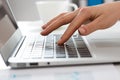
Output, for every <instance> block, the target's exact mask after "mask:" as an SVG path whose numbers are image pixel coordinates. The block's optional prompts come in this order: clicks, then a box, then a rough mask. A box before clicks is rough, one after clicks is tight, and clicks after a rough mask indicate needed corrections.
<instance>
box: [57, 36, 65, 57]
mask: <svg viewBox="0 0 120 80" xmlns="http://www.w3.org/2000/svg"><path fill="white" fill-rule="evenodd" d="M55 38H56V42H57V41H58V40H59V39H60V35H55ZM55 47H56V58H66V54H65V48H64V45H61V46H59V45H57V44H56V43H55Z"/></svg>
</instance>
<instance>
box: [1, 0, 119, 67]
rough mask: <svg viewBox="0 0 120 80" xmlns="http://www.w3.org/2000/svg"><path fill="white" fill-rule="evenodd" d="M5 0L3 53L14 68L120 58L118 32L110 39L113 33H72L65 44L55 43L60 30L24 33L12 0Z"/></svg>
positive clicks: (2, 34) (6, 60) (104, 61)
mask: <svg viewBox="0 0 120 80" xmlns="http://www.w3.org/2000/svg"><path fill="white" fill-rule="evenodd" d="M2 1H3V7H2V6H1V7H0V54H1V55H2V57H3V59H4V61H5V63H6V64H7V65H9V66H11V68H26V67H43V66H62V65H79V64H95V63H114V62H120V37H119V36H114V38H112V39H110V37H112V36H110V37H109V38H106V37H105V35H104V36H103V35H102V34H101V35H97V34H96V35H90V36H87V37H81V36H80V35H73V36H72V37H71V38H70V39H69V40H68V41H67V42H66V43H65V44H64V45H63V46H58V45H57V44H56V41H57V40H58V39H59V38H60V36H61V35H60V34H51V35H48V36H41V35H30V36H29V35H28V36H23V35H22V34H21V32H20V29H19V27H18V26H17V24H16V20H15V18H14V16H13V13H12V10H11V9H10V5H9V0H2ZM8 6H9V7H8ZM108 35H110V34H108ZM108 35H107V36H108ZM98 36H100V37H101V38H99V37H98ZM97 37H98V38H97Z"/></svg>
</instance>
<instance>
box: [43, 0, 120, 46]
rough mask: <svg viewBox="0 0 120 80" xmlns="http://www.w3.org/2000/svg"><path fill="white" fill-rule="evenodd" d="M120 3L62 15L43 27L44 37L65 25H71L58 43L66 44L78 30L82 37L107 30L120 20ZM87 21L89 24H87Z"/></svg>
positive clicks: (80, 9)
mask: <svg viewBox="0 0 120 80" xmlns="http://www.w3.org/2000/svg"><path fill="white" fill-rule="evenodd" d="M119 9H120V2H113V3H107V4H102V5H97V6H91V7H85V8H79V9H78V10H75V11H73V12H67V13H62V14H60V15H58V16H57V17H55V18H53V19H52V20H51V21H49V22H48V23H47V24H45V25H43V26H42V28H43V31H42V32H41V34H42V35H48V34H49V33H51V32H52V31H53V30H55V29H57V28H59V27H60V26H62V25H64V24H68V23H70V25H69V26H68V28H67V30H66V31H65V33H64V34H63V35H62V37H61V38H60V40H59V41H58V42H57V43H58V45H61V44H63V43H65V42H66V41H67V40H68V39H69V38H70V37H71V36H72V34H73V33H74V32H75V31H76V30H78V31H79V33H80V35H84V36H85V35H88V34H90V33H92V32H94V31H96V30H99V29H106V28H109V27H110V26H112V25H113V24H115V23H116V21H118V20H119V19H120V10H119ZM87 21H90V22H89V23H87V24H85V23H86V22H87Z"/></svg>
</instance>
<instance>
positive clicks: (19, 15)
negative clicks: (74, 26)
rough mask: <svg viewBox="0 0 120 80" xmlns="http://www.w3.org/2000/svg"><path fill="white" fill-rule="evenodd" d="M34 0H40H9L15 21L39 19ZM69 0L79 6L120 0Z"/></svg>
mask: <svg viewBox="0 0 120 80" xmlns="http://www.w3.org/2000/svg"><path fill="white" fill-rule="evenodd" d="M36 1H42V0H10V5H11V7H12V10H13V13H14V15H15V17H16V20H17V21H35V20H39V19H40V18H39V14H38V11H37V9H36V5H35V2H36ZM44 1H45V0H44ZM69 1H70V2H73V3H75V4H77V5H78V6H79V7H84V6H92V5H97V4H102V3H108V2H114V1H120V0H69ZM0 4H1V0H0Z"/></svg>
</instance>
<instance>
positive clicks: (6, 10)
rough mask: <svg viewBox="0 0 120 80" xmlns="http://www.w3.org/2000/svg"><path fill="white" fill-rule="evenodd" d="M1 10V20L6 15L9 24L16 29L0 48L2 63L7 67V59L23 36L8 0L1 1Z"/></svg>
mask: <svg viewBox="0 0 120 80" xmlns="http://www.w3.org/2000/svg"><path fill="white" fill-rule="evenodd" d="M1 10H2V15H1V19H2V18H3V17H5V15H7V16H8V18H9V19H10V22H11V23H12V24H13V26H14V28H15V29H16V31H15V32H14V33H13V35H12V36H11V37H10V38H9V40H8V41H7V42H6V43H5V45H4V47H2V49H1V48H0V54H1V56H2V57H3V60H4V62H5V63H6V65H9V62H8V59H9V57H10V56H11V55H12V53H13V52H14V50H15V48H16V47H17V45H18V43H19V42H20V40H21V39H22V37H23V35H22V33H21V31H20V29H19V27H18V25H17V22H16V19H15V16H14V14H13V12H12V9H11V7H10V4H9V0H2V6H1Z"/></svg>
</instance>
